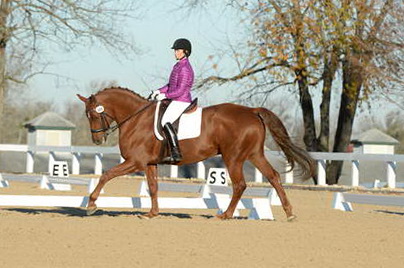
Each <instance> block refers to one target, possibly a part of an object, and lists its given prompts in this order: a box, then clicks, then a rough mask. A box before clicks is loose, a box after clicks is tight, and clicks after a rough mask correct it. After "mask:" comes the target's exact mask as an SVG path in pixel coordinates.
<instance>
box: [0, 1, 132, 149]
mask: <svg viewBox="0 0 404 268" xmlns="http://www.w3.org/2000/svg"><path fill="white" fill-rule="evenodd" d="M135 3H136V2H135V1H124V0H94V1H80V0H1V3H0V124H3V120H2V115H3V109H4V108H3V107H4V101H5V96H6V93H7V89H8V88H10V84H9V82H11V81H12V82H15V83H24V82H25V81H26V80H27V79H29V78H30V77H32V75H34V74H35V73H38V72H39V73H41V72H44V69H43V68H42V69H41V68H40V69H39V70H36V71H34V70H30V71H29V72H21V71H19V70H15V69H13V68H14V67H16V66H18V65H16V64H15V61H20V62H22V63H25V65H24V68H29V67H32V66H33V62H35V60H38V59H39V58H40V55H43V54H42V53H43V52H46V50H47V49H49V46H48V45H49V44H56V45H59V46H60V47H61V48H64V49H66V50H73V49H74V48H75V47H76V46H78V45H80V46H90V45H93V44H94V43H97V44H102V45H103V46H104V47H106V48H107V49H108V50H109V51H111V52H112V53H114V52H115V53H119V52H125V53H126V55H128V52H134V51H135V50H136V49H135V47H134V44H133V42H132V40H131V39H130V38H128V37H127V36H125V33H124V32H123V31H122V30H121V29H122V27H121V26H122V23H124V21H125V19H126V18H128V17H130V16H133V15H134V11H136V6H135ZM11 54H13V55H14V56H13V57H8V56H10V55H11ZM19 66H21V65H19ZM0 141H1V135H0Z"/></svg>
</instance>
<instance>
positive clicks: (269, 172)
mask: <svg viewBox="0 0 404 268" xmlns="http://www.w3.org/2000/svg"><path fill="white" fill-rule="evenodd" d="M250 161H251V162H252V163H253V164H254V165H255V166H256V167H257V168H258V170H259V171H261V173H262V174H263V175H264V176H265V177H266V178H267V179H268V181H269V183H271V185H272V186H273V187H274V188H275V190H276V192H277V193H278V196H279V199H280V200H281V203H282V207H283V210H284V211H285V213H286V217H287V219H288V221H291V220H293V219H294V218H296V216H295V215H293V213H292V205H291V204H290V203H289V200H288V198H287V196H286V193H285V190H284V189H283V187H282V184H281V180H280V176H279V173H278V172H277V171H276V170H274V168H273V167H272V166H271V164H270V163H269V162H268V160H267V159H266V158H265V156H264V155H263V154H259V155H258V156H256V157H253V158H251V159H250Z"/></svg>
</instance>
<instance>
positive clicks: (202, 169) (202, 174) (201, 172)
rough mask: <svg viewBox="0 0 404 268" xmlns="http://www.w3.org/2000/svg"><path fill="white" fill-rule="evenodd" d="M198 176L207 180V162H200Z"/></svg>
mask: <svg viewBox="0 0 404 268" xmlns="http://www.w3.org/2000/svg"><path fill="white" fill-rule="evenodd" d="M196 176H197V177H198V179H204V180H206V177H205V164H204V163H203V162H202V161H201V162H198V170H197V174H196Z"/></svg>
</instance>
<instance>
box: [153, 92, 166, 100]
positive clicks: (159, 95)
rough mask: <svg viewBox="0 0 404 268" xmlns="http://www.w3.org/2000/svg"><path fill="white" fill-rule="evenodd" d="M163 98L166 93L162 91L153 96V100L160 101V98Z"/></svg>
mask: <svg viewBox="0 0 404 268" xmlns="http://www.w3.org/2000/svg"><path fill="white" fill-rule="evenodd" d="M164 99H166V94H164V93H159V94H158V95H157V96H156V97H155V100H157V101H161V100H164Z"/></svg>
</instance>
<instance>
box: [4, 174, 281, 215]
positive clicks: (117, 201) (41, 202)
mask: <svg viewBox="0 0 404 268" xmlns="http://www.w3.org/2000/svg"><path fill="white" fill-rule="evenodd" d="M9 180H13V181H23V182H34V183H38V182H39V183H40V188H42V189H48V190H63V191H69V190H71V188H66V187H61V185H60V184H61V183H62V184H63V185H64V186H70V184H77V185H88V191H89V192H91V191H92V190H93V189H94V187H95V185H96V182H95V181H96V180H97V179H83V178H52V177H48V176H42V177H41V176H38V175H14V174H4V175H2V174H0V183H4V184H3V187H12V186H11V185H10V183H9V182H8V181H9ZM1 187H2V185H0V188H1ZM59 187H60V188H59ZM158 187H159V190H160V191H165V192H186V193H194V194H197V195H198V196H199V197H196V198H192V197H186V198H180V197H163V198H159V207H160V208H166V209H187V208H188V209H218V210H219V212H220V213H221V212H223V211H224V210H225V209H226V207H227V206H228V204H229V202H230V194H232V188H231V187H229V186H216V185H207V184H181V183H166V182H159V183H158ZM136 195H138V196H139V197H109V196H102V197H100V198H99V200H98V201H97V204H98V207H100V208H150V207H151V201H150V198H146V197H150V195H149V191H148V186H147V182H146V181H145V180H143V181H142V182H141V184H140V186H139V188H138V190H137V194H136ZM245 195H246V196H254V197H251V198H243V199H241V200H240V202H239V204H238V205H237V210H236V211H235V216H239V215H240V214H239V211H238V210H239V209H247V210H249V214H248V218H249V219H265V220H273V219H274V216H273V214H272V209H271V205H274V206H279V205H281V203H280V200H279V197H278V195H277V194H276V191H275V190H274V189H273V188H259V187H252V188H249V189H248V190H247V191H246V193H245ZM87 203H88V196H56V195H2V194H0V207H8V206H11V207H19V206H23V207H76V208H78V207H81V208H85V207H86V206H87Z"/></svg>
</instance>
